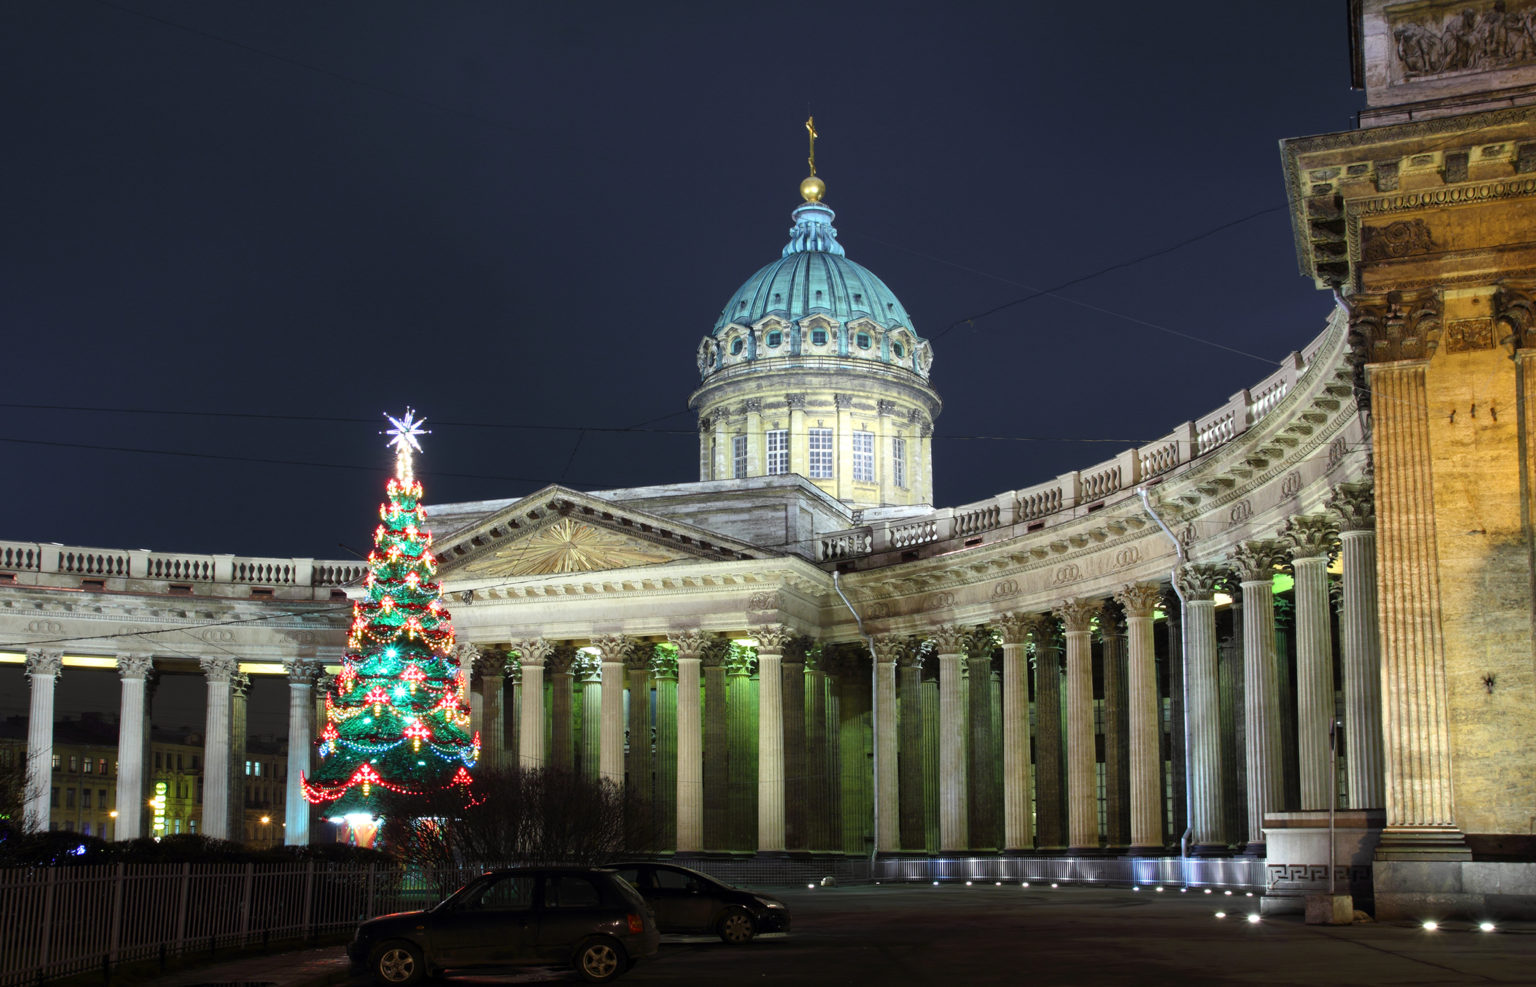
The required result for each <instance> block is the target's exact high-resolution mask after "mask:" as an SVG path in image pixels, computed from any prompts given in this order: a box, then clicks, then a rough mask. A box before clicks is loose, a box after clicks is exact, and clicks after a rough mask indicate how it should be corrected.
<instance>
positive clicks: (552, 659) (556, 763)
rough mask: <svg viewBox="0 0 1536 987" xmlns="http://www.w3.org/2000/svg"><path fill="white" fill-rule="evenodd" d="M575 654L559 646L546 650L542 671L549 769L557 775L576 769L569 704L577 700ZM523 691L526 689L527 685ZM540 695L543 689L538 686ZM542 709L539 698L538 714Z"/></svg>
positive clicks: (566, 646)
mask: <svg viewBox="0 0 1536 987" xmlns="http://www.w3.org/2000/svg"><path fill="white" fill-rule="evenodd" d="M576 659H577V651H576V648H575V646H574V645H570V644H559V645H555V646H554V647H552V648H550V649H549V658H548V659H547V662H546V664H545V671H546V673H547V677H548V679H549V753H548V755H547V756H548V765H549V767H551V768H553V769H554V770H556V771H573V770H575V768H576V714H575V712H574V711H573V709H572V706H571V703H572V700H573V699H575V696H576V676H575V674H574V672H575V667H576ZM523 688H524V690H526V689H527V688H528V685H527V683H526V682H524V684H523ZM539 691H540V692H541V693H542V692H543V688H542V685H541V686H540V690H539ZM527 709H528V706H527V701H526V699H525V700H524V703H523V710H524V713H523V715H524V716H527V715H528V714H527ZM543 709H544V700H543V696H542V695H541V696H539V710H540V713H541V714H542V712H543Z"/></svg>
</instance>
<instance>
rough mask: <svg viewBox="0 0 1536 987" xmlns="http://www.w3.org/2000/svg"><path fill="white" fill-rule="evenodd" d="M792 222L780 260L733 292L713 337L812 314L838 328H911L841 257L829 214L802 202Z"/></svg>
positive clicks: (889, 296) (877, 285) (889, 295)
mask: <svg viewBox="0 0 1536 987" xmlns="http://www.w3.org/2000/svg"><path fill="white" fill-rule="evenodd" d="M794 218H795V226H794V228H793V229H792V230H791V231H790V241H789V245H788V246H786V247H785V248H784V252H783V255H782V256H781V257H780V258H779V259H778V260H776V261H774V262H773V263H771V264H769V265H767V266H766V267H764V268H763V269H762V270H760V271H758V272H757V273H756V274H754V275H752V276H751V277H750V278H748V279H747V281H746V283H745V284H743V285H742V286H741V287H740V288H739V289H737V291H736V293H735V294H734V295H732V296H731V300H730V301H729V302H727V303H726V306H725V309H724V310H723V311H722V312H721V313H720V318H719V319H718V320H717V321H716V322H715V328H714V335H716V336H718V335H719V334H720V330H722V329H724V328H725V327H726V326H728V325H732V324H737V325H749V326H750V325H754V324H755V323H757V322H758V321H760V320H761V319H763V318H765V317H767V316H770V315H771V316H776V317H778V318H780V319H783V320H785V321H786V322H799V321H800V320H801V319H803V318H805V317H806V316H808V315H818V314H819V315H825V316H827V317H828V318H830V319H835V320H837V321H838V322H841V323H847V322H849V321H851V320H853V319H857V318H868V319H870V320H872V321H873V322H875V323H876V324H877V325H879V326H880V328H882V329H891V328H894V327H896V326H905V327H906V328H908V329H911V328H912V321H911V318H910V317H909V316H908V315H907V310H906V309H905V308H903V307H902V304H901V302H900V301H899V300H897V298H896V295H895V294H894V293H893V292H892V291H891V289H890V288H887V287H886V285H885V282H884V281H881V280H880V279H879V278H877V277H875V275H874V274H872V273H871V272H870V271H868V270H867V269H865V268H864V267H862V266H860V265H858V264H855V263H854V262H853V261H851V260H849V259H848V258H847V257H846V256H844V254H843V247H842V244H840V243H838V242H837V231H836V230H835V229H833V228H832V219H833V212H832V210H831V209H828V208H827V207H826V206H825V205H823V204H822V203H819V202H807V203H805V204H803V205H801V206H800V207H799V208H798V209H796V210H795V212H794Z"/></svg>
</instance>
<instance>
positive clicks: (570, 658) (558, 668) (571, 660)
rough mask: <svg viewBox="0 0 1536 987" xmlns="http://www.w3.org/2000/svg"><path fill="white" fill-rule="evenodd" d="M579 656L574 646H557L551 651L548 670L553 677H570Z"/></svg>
mask: <svg viewBox="0 0 1536 987" xmlns="http://www.w3.org/2000/svg"><path fill="white" fill-rule="evenodd" d="M577 654H578V652H577V650H576V646H575V645H574V644H557V645H555V646H554V647H553V648H550V649H549V659H548V662H549V664H548V666H547V667H548V668H549V672H550V674H551V675H569V674H571V669H572V668H573V667H574V666H575V664H576V655H577Z"/></svg>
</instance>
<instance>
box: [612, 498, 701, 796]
mask: <svg viewBox="0 0 1536 987" xmlns="http://www.w3.org/2000/svg"><path fill="white" fill-rule="evenodd" d="M727 475H729V474H727ZM592 645H593V647H595V648H597V651H598V654H599V655H601V656H602V675H603V680H602V681H603V693H602V702H603V707H602V709H603V714H602V715H603V725H602V728H601V730H600V732H599V734H598V736H599V737H600V741H601V745H602V746H601V748H600V749H599V752H598V758H597V768H598V774H599V775H601V776H602V778H603V780H605V781H611V782H613V783H614V784H615V785H620V786H622V785H623V784H624V657H625V656H626V655H628V654H629V651H630V649H631V648H632V647H633V646H634V642H632V641H631V640H630V639H629V638H628V637H626V636H624V635H623V634H605V635H604V636H602V637H600V638H598V639H597V640H595V641H593V642H592Z"/></svg>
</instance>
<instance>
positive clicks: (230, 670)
mask: <svg viewBox="0 0 1536 987" xmlns="http://www.w3.org/2000/svg"><path fill="white" fill-rule="evenodd" d="M197 663H198V664H199V665H200V666H202V669H203V674H204V675H206V676H207V677H208V681H209V682H216V683H220V684H226V685H227V684H228V683H229V682H231V681H233V680H234V677H235V673H237V672H239V671H240V663H239V662H238V661H236V660H235V659H233V658H230V657H227V656H225V655H213V656H211V657H204V658H199V659H198V660H197Z"/></svg>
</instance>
